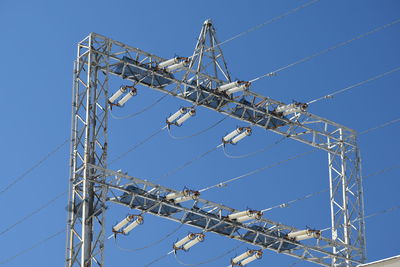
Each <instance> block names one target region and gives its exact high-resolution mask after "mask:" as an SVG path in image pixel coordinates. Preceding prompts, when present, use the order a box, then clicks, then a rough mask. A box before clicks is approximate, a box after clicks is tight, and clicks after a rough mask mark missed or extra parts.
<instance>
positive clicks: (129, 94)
mask: <svg viewBox="0 0 400 267" xmlns="http://www.w3.org/2000/svg"><path fill="white" fill-rule="evenodd" d="M135 94H136V90H135V89H132V90H131V91H130V92H129V93H127V94H126V95H125V96H124V97H123V98H122V99H121V100H120V101H118V105H120V106H122V105H123V104H125V103H126V102H127V101H128V100H129V99H131V97H132V96H134V95H135Z"/></svg>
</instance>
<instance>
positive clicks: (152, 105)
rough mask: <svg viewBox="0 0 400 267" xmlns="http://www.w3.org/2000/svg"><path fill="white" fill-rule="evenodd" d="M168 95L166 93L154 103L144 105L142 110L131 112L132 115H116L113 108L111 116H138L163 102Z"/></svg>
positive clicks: (118, 118)
mask: <svg viewBox="0 0 400 267" xmlns="http://www.w3.org/2000/svg"><path fill="white" fill-rule="evenodd" d="M167 96H168V95H167V94H165V95H163V96H161V97H160V98H158V99H157V100H156V101H155V102H154V103H152V104H150V105H148V106H146V107H144V108H143V109H141V110H139V111H136V112H134V113H132V114H130V115H126V116H122V117H119V116H116V115H114V114H113V112H112V110H111V109H110V114H111V117H112V118H113V119H116V120H125V119H129V118H133V117H136V116H138V115H140V114H142V113H144V112H146V111H148V110H149V109H151V108H153V107H155V106H156V105H157V104H158V103H160V102H161V101H162V100H163V99H164V98H166V97H167Z"/></svg>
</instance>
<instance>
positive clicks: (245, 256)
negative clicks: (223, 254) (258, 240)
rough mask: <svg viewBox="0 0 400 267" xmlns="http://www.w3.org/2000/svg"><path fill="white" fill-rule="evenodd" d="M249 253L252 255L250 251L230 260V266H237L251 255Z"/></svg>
mask: <svg viewBox="0 0 400 267" xmlns="http://www.w3.org/2000/svg"><path fill="white" fill-rule="evenodd" d="M251 253H253V252H252V251H251V250H248V251H246V252H244V253H242V254H240V255H239V256H236V257H235V258H233V259H232V260H231V262H232V264H237V263H238V262H239V261H241V260H243V259H245V258H247V257H249V256H250V255H251Z"/></svg>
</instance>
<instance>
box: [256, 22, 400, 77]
mask: <svg viewBox="0 0 400 267" xmlns="http://www.w3.org/2000/svg"><path fill="white" fill-rule="evenodd" d="M399 22H400V19H397V20H394V21H392V22H390V23H387V24H385V25H382V26H379V27H377V28H374V29H372V30H371V31H368V32H366V33H363V34H360V35H358V36H356V37H354V38H352V39H349V40H347V41H344V42H341V43H338V44H336V45H334V46H331V47H329V48H327V49H324V50H321V51H319V52H317V53H314V54H312V55H310V56H308V57H304V58H302V59H299V60H297V61H295V62H293V63H290V64H288V65H286V66H283V67H281V68H278V69H276V70H274V71H270V72H268V73H265V74H263V75H261V76H258V77H256V78H254V79H252V80H250V81H249V82H251V83H253V82H255V81H258V80H260V79H262V78H265V77H269V76H273V75H274V74H277V73H278V72H281V71H283V70H285V69H288V68H290V67H293V66H295V65H298V64H300V63H303V62H306V61H308V60H310V59H313V58H315V57H318V56H321V55H323V54H326V53H328V52H330V51H332V50H335V49H337V48H339V47H342V46H345V45H347V44H349V43H351V42H354V41H356V40H359V39H361V38H364V37H367V36H369V35H371V34H373V33H376V32H378V31H381V30H383V29H386V28H388V27H390V26H393V25H395V24H397V23H399Z"/></svg>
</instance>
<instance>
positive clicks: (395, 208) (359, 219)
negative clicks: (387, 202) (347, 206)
mask: <svg viewBox="0 0 400 267" xmlns="http://www.w3.org/2000/svg"><path fill="white" fill-rule="evenodd" d="M398 209H400V205H398V206H394V207H391V208H388V209H384V210H380V211H377V212H375V213H371V214H368V215H366V216H364V218H356V219H354V220H353V221H352V223H355V222H358V221H361V220H362V219H368V218H371V217H375V216H378V215H382V214H385V213H389V212H392V211H395V210H398ZM329 229H332V227H327V228H324V229H322V230H321V232H324V231H327V230H329Z"/></svg>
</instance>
